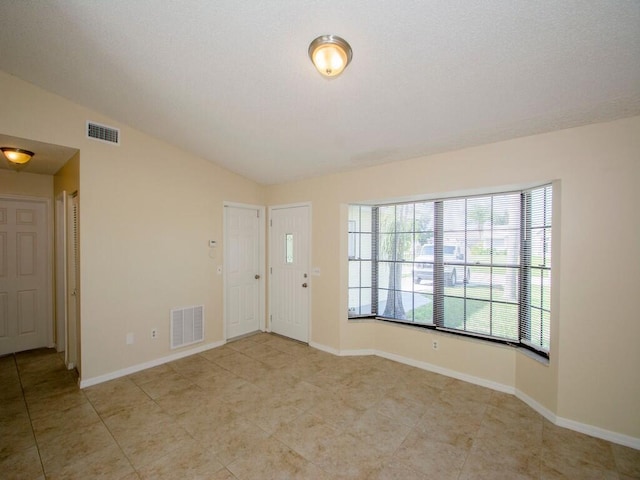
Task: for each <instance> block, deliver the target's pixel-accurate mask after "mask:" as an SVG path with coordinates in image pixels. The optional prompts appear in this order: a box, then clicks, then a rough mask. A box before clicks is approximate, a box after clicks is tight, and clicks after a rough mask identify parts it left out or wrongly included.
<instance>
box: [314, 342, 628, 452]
mask: <svg viewBox="0 0 640 480" xmlns="http://www.w3.org/2000/svg"><path fill="white" fill-rule="evenodd" d="M309 346H311V347H313V348H316V349H318V350H322V351H324V352H328V353H332V354H334V355H339V356H347V355H349V356H351V355H372V354H373V355H377V356H379V357H383V358H387V359H389V360H393V361H395V362H399V363H403V364H405V365H410V366H412V367H417V368H420V369H422V370H427V371H430V372H434V373H439V374H441V375H445V376H447V377H451V378H456V379H458V380H462V381H465V382H468V383H473V384H475V385H480V386H482V387H487V388H490V389H492V390H496V391H498V392H503V393H509V394H511V395H515V396H516V397H517V398H519V399H520V400H522V401H523V402H524V403H526V404H527V405H528V406H529V407H531V408H532V409H533V410H535V411H536V412H538V413H539V414H540V415H542V416H543V417H544V418H546V419H547V420H549V421H550V422H551V423H553V424H554V425H557V426H559V427H563V428H568V429H569V430H573V431H576V432H579V433H584V434H585V435H589V436H591V437H596V438H600V439H602V440H607V441H609V442H612V443H616V444H619V445H624V446H625V447H630V448H635V449H636V450H640V438H636V437H631V436H629V435H624V434H622V433H617V432H613V431H611V430H605V429H603V428H600V427H595V426H593V425H588V424H586V423H580V422H576V421H575V420H570V419H568V418H564V417H559V416H557V415H556V414H555V413H553V412H552V411H551V410H549V409H548V408H546V407H545V406H544V405H542V404H540V403H539V402H537V401H536V400H534V399H533V398H531V397H530V396H528V395H527V394H526V393H524V392H522V391H520V390H518V389H516V388H514V387H511V386H509V385H504V384H501V383H498V382H494V381H491V380H486V379H484V378H480V377H475V376H473V375H468V374H466V373H461V372H457V371H455V370H450V369H448V368H443V367H440V366H438V365H433V364H431V363H428V362H422V361H420V360H414V359H412V358H407V357H403V356H402V355H396V354H394V353H389V352H383V351H380V350H343V351H340V350H337V349H335V348H332V347H328V346H326V345H321V344H317V343H312V342H309Z"/></svg>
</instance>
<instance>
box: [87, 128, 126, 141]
mask: <svg viewBox="0 0 640 480" xmlns="http://www.w3.org/2000/svg"><path fill="white" fill-rule="evenodd" d="M87 137H89V138H94V139H96V140H100V141H102V142H107V143H111V144H113V145H120V130H118V129H117V128H113V127H107V126H106V125H100V124H99V123H95V122H87Z"/></svg>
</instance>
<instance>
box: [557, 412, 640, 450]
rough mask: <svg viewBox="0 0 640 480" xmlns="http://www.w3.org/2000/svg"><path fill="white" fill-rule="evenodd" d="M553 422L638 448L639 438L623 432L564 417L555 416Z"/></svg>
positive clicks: (639, 448)
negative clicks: (555, 418)
mask: <svg viewBox="0 0 640 480" xmlns="http://www.w3.org/2000/svg"><path fill="white" fill-rule="evenodd" d="M555 424H556V425H558V426H559V427H564V428H568V429H569V430H574V431H576V432H580V433H584V434H586V435H590V436H592V437H596V438H601V439H602V440H607V441H608V442H613V443H617V444H619V445H624V446H625V447H630V448H635V449H636V450H640V438H636V437H631V436H629V435H625V434H623V433H618V432H612V431H611V430H605V429H604V428H600V427H595V426H593V425H588V424H586V423H580V422H576V421H575V420H569V419H568V418H564V417H557V420H556V422H555Z"/></svg>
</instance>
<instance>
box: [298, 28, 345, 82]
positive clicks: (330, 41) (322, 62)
mask: <svg viewBox="0 0 640 480" xmlns="http://www.w3.org/2000/svg"><path fill="white" fill-rule="evenodd" d="M352 56H353V52H352V51H351V46H350V45H349V44H348V43H347V42H346V40H344V39H342V38H340V37H338V36H337V35H321V36H319V37H318V38H316V39H315V40H314V41H313V42H311V44H310V45H309V58H311V61H312V62H313V64H314V65H315V67H316V68H317V69H318V71H319V72H320V74H322V75H324V76H325V77H327V78H331V77H337V76H338V75H340V74H341V73H342V71H343V70H344V69H345V68H346V67H347V65H349V62H351V57H352Z"/></svg>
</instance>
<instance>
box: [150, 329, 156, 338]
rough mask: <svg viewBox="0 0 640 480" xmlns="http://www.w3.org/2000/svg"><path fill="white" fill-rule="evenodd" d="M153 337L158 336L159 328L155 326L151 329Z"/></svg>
mask: <svg viewBox="0 0 640 480" xmlns="http://www.w3.org/2000/svg"><path fill="white" fill-rule="evenodd" d="M151 338H158V329H156V328H154V329H152V330H151Z"/></svg>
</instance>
